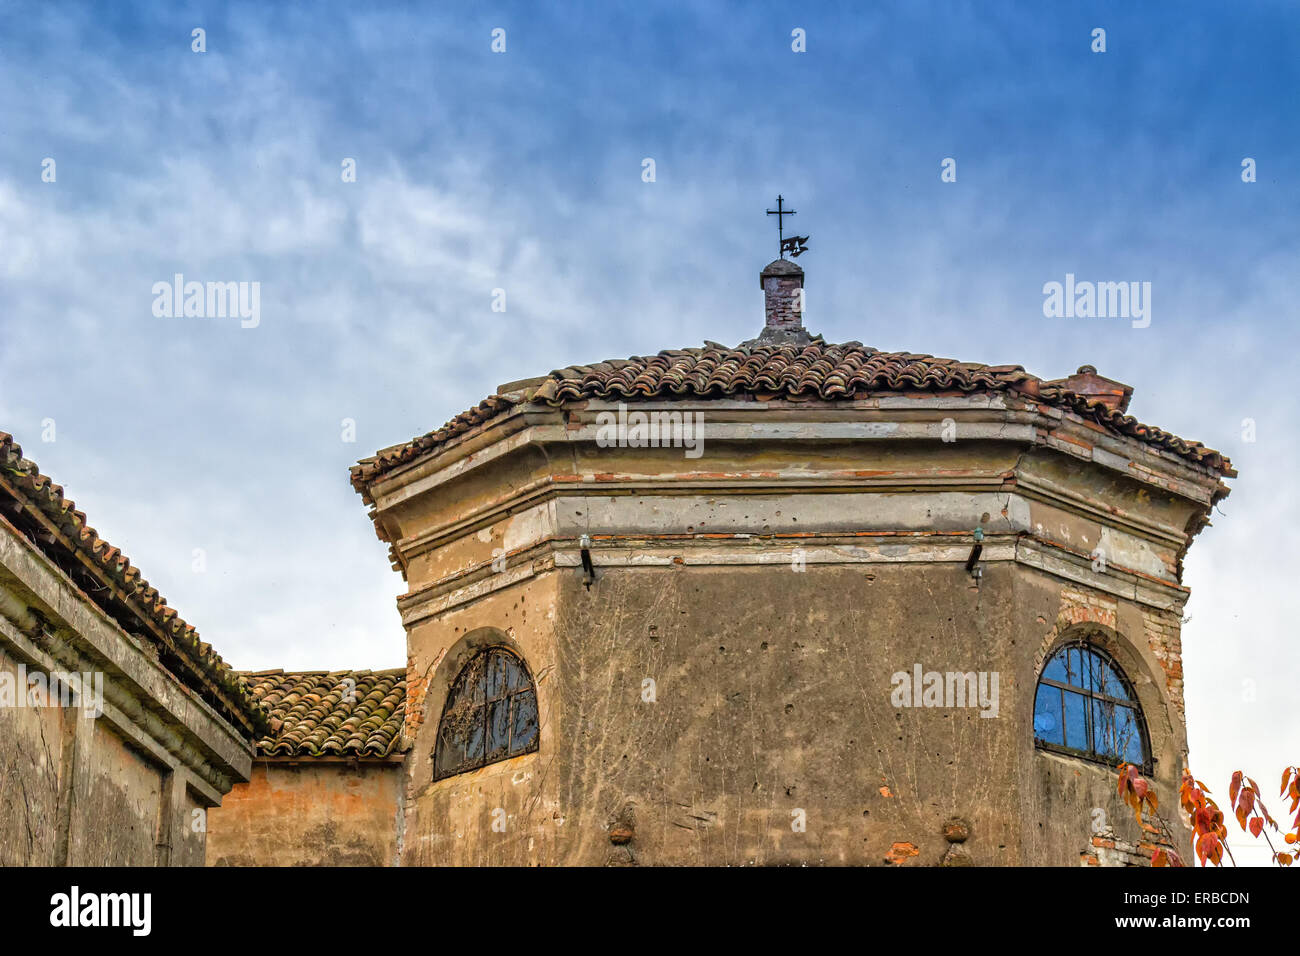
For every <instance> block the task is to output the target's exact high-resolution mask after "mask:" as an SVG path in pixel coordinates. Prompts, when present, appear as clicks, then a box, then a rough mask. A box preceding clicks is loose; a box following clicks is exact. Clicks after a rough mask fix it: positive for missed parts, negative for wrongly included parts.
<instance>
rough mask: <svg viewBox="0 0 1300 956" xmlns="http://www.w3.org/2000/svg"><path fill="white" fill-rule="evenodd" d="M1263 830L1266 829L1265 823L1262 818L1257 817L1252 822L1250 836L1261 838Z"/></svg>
mask: <svg viewBox="0 0 1300 956" xmlns="http://www.w3.org/2000/svg"><path fill="white" fill-rule="evenodd" d="M1263 829H1264V821H1263V820H1262V819H1261V818H1259V817H1255V819H1253V820H1251V821H1250V835H1251V836H1254V837H1257V836H1259V833H1260V831H1261V830H1263Z"/></svg>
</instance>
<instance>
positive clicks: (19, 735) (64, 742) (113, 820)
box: [0, 647, 206, 866]
mask: <svg viewBox="0 0 1300 956" xmlns="http://www.w3.org/2000/svg"><path fill="white" fill-rule="evenodd" d="M0 675H3V677H2V679H3V680H4V681H5V683H6V686H7V687H9V688H14V687H22V685H23V684H24V683H25V682H26V681H28V680H31V679H34V678H35V677H36V675H40V676H41V677H44V674H43V672H41V671H39V670H38V669H37V668H35V667H31V666H28V667H26V668H23V667H21V666H20V665H19V663H18V661H17V660H15V659H14V658H13V657H11V656H10V655H8V654H6V653H5V650H4V649H3V647H0ZM4 702H5V705H4V706H0V866H63V865H68V866H156V865H168V864H170V865H173V866H194V865H202V863H203V855H204V830H205V825H204V818H203V813H204V811H203V807H204V806H205V804H206V801H204V800H202V799H200V798H198V797H196V796H195V795H194V794H192V793H191V792H190V791H189V789H188V788H186V787H184V785H183V784H182V783H180V781H178V780H177V779H176V776H177V774H176V771H173V770H172V769H171V768H169V767H167V766H166V765H165V764H162V763H159V762H158V761H157V760H155V759H152V758H150V757H149V756H148V755H146V754H145V753H143V752H142V751H141V750H140V749H139V748H138V747H134V746H132V745H131V744H129V743H128V742H127V741H126V740H125V739H124V738H123V737H122V736H121V735H120V734H119V733H118V732H116V730H115V729H114V727H113V726H112V725H111V724H110V723H109V721H108V719H107V718H106V717H104V716H103V715H98V716H91V715H90V714H89V713H88V712H87V711H86V710H83V709H81V708H80V707H77V706H72V707H61V706H57V705H55V706H51V705H50V704H49V700H48V699H47V697H46V695H45V691H44V690H43V689H42V690H41V691H40V698H39V699H38V700H35V701H34V700H32V699H31V698H30V697H29V696H27V695H18V696H15V697H14V698H13V699H12V700H11V699H10V696H9V695H8V694H6V695H5V697H4Z"/></svg>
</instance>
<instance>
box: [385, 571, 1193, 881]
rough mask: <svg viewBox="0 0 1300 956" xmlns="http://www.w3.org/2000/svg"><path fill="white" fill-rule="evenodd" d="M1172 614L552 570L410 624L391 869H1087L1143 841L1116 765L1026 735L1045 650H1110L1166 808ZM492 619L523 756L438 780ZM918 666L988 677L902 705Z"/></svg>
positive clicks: (1043, 583)
mask: <svg viewBox="0 0 1300 956" xmlns="http://www.w3.org/2000/svg"><path fill="white" fill-rule="evenodd" d="M552 602H553V603H552ZM525 610H528V611H529V612H530V613H528V614H527V615H525V613H524V612H525ZM1171 617H1172V619H1173V620H1174V622H1175V627H1176V615H1172V616H1171V615H1168V614H1165V615H1160V614H1156V615H1154V616H1153V615H1152V614H1151V613H1150V612H1148V611H1146V610H1144V609H1143V608H1141V607H1140V606H1138V605H1136V604H1134V603H1133V602H1128V601H1124V600H1120V599H1116V598H1114V597H1111V596H1109V595H1106V594H1104V593H1102V592H1099V591H1094V590H1091V589H1088V588H1085V587H1082V586H1079V585H1073V584H1067V583H1066V582H1064V581H1062V580H1061V579H1059V578H1056V577H1054V576H1051V575H1048V574H1044V573H1042V572H1040V571H1036V570H1031V569H1028V568H1025V567H1023V566H1019V565H1013V564H1009V563H992V564H989V565H988V566H987V567H986V568H985V571H984V576H983V578H982V579H980V580H979V581H976V580H974V579H972V578H971V577H970V576H969V575H968V574H967V573H966V572H965V571H964V569H963V568H962V567H961V565H956V566H952V565H947V566H945V565H924V564H898V565H885V566H880V565H877V566H874V567H870V568H863V569H850V568H817V567H809V568H808V569H807V571H805V572H803V573H791V571H790V570H789V569H788V568H772V569H768V568H754V567H748V568H736V569H727V568H709V569H691V570H690V571H682V570H675V569H672V570H669V569H634V570H622V569H619V570H615V569H610V570H604V571H602V572H601V573H600V574H599V576H598V578H597V581H596V583H595V584H594V585H593V586H592V587H591V589H590V590H587V589H586V588H584V587H583V585H582V583H581V582H580V580H579V576H578V575H577V574H576V573H563V572H557V573H555V574H551V575H543V576H541V577H540V578H535V579H533V580H532V581H530V582H528V583H526V584H522V585H519V586H514V587H508V588H505V589H502V590H501V591H498V592H495V593H493V594H491V595H487V596H485V597H483V598H482V599H480V600H478V601H476V602H474V603H473V604H471V605H466V606H463V607H461V608H457V609H455V610H452V611H449V612H446V613H444V614H442V615H438V616H434V617H430V618H428V619H426V620H425V621H423V622H421V623H420V624H418V625H417V626H416V627H414V628H413V629H412V630H411V633H410V647H411V650H412V660H411V670H412V673H414V674H426V673H431V674H432V675H433V679H432V680H430V681H428V682H424V683H417V682H412V685H413V686H415V690H416V692H415V693H414V694H413V695H412V697H411V698H410V699H408V730H409V731H410V732H411V734H412V737H413V739H414V747H413V748H412V751H411V755H410V759H409V761H408V766H407V771H406V772H407V786H408V790H407V804H406V829H405V835H404V840H405V849H404V851H403V855H402V862H403V864H410V865H446V864H455V865H483V864H506V865H538V864H540V865H551V864H583V865H602V864H604V865H608V864H615V865H617V864H648V865H802V864H812V865H818V864H823V865H824V864H830V865H836V864H841V865H842V864H851V865H864V864H865V865H897V864H905V865H936V864H940V863H943V862H946V863H949V864H953V863H973V864H976V865H1026V864H1029V865H1034V864H1037V865H1042V864H1050V865H1075V866H1077V865H1080V863H1084V864H1088V863H1090V862H1092V861H1090V860H1089V857H1090V856H1091V857H1097V852H1096V851H1097V849H1099V848H1100V849H1109V847H1105V846H1104V845H1103V844H1104V843H1105V842H1106V841H1108V840H1118V841H1121V842H1125V843H1127V844H1131V845H1132V846H1135V847H1136V846H1138V845H1139V844H1140V843H1141V842H1143V841H1144V840H1146V839H1149V837H1148V836H1147V834H1145V833H1144V831H1143V830H1142V829H1141V828H1140V827H1139V826H1138V825H1137V823H1136V821H1135V820H1134V818H1133V815H1132V812H1131V811H1127V810H1126V809H1125V808H1124V807H1123V805H1122V804H1121V803H1120V801H1119V800H1118V798H1117V797H1116V786H1115V781H1116V776H1115V769H1114V768H1112V767H1107V766H1104V765H1102V764H1099V763H1092V762H1087V761H1083V760H1079V759H1077V758H1066V757H1057V756H1055V755H1050V754H1047V753H1044V752H1042V751H1039V750H1037V749H1036V748H1035V746H1034V742H1033V708H1034V697H1035V689H1036V684H1037V674H1038V670H1039V668H1040V667H1041V664H1042V659H1043V655H1044V654H1046V653H1047V652H1048V651H1049V650H1050V649H1051V648H1052V647H1053V646H1055V644H1056V643H1057V642H1058V641H1059V640H1061V639H1063V638H1067V637H1070V636H1072V635H1075V634H1076V633H1081V632H1080V631H1079V630H1078V629H1080V628H1085V629H1092V631H1089V633H1092V632H1093V631H1095V633H1096V634H1097V639H1098V640H1106V641H1108V642H1109V643H1108V646H1109V648H1110V650H1111V651H1112V652H1113V653H1114V655H1115V656H1116V657H1117V658H1119V659H1120V660H1121V661H1122V663H1123V664H1124V666H1125V667H1126V669H1128V671H1129V673H1130V677H1131V679H1132V680H1133V681H1134V683H1135V684H1136V685H1137V692H1138V694H1139V697H1140V698H1141V702H1142V706H1143V708H1144V710H1145V712H1146V718H1147V721H1148V723H1149V724H1150V726H1151V733H1152V743H1153V750H1154V753H1155V756H1156V758H1157V763H1156V770H1155V774H1154V776H1153V783H1154V784H1155V785H1156V786H1158V787H1159V788H1160V789H1161V796H1162V797H1163V798H1164V799H1163V806H1166V807H1168V806H1173V805H1176V802H1175V799H1174V793H1175V792H1176V781H1177V768H1178V766H1179V764H1180V761H1181V759H1182V754H1183V751H1184V750H1185V732H1184V729H1183V718H1182V713H1181V709H1180V708H1179V706H1178V705H1177V704H1176V703H1175V697H1174V695H1173V693H1172V691H1173V690H1174V689H1175V688H1176V686H1177V681H1178V677H1174V676H1171V675H1173V674H1175V673H1177V672H1176V671H1173V670H1171V669H1168V668H1166V667H1165V660H1168V659H1169V657H1170V655H1171V654H1172V653H1174V652H1173V650H1172V648H1173V647H1174V644H1172V643H1170V640H1171V639H1169V638H1168V637H1167V634H1166V632H1167V629H1168V626H1169V620H1170V618H1171ZM484 628H492V629H499V635H500V636H499V640H500V641H501V642H508V643H509V644H510V645H511V646H513V647H514V648H515V649H516V650H517V651H518V652H519V653H521V654H522V655H523V656H524V658H525V660H526V661H527V662H528V664H529V666H530V668H531V669H532V671H533V673H534V675H535V676H536V677H537V687H538V699H539V706H540V711H541V717H542V732H541V746H540V750H539V751H538V752H537V753H534V754H528V755H524V756H521V757H516V758H514V759H512V760H507V761H503V762H501V763H498V764H493V765H490V766H487V767H484V768H481V769H479V770H476V771H471V772H468V773H465V774H461V775H458V776H455V777H451V778H447V779H444V780H439V781H433V780H432V768H431V764H430V760H429V754H430V753H431V752H432V750H433V746H434V739H435V732H436V725H437V720H438V715H439V714H440V712H441V708H442V705H443V701H444V700H445V690H446V688H447V686H448V684H449V683H450V682H451V679H452V678H453V677H454V675H453V674H451V673H450V670H451V669H454V667H455V666H457V663H458V662H459V661H460V659H461V657H463V656H464V655H463V654H462V653H460V652H459V651H458V648H459V647H460V645H461V644H463V643H464V642H465V641H470V640H478V641H480V642H487V643H490V642H491V641H492V640H493V638H491V636H490V635H489V636H480V634H479V630H480V629H484ZM1172 640H1173V641H1176V637H1174V638H1172ZM1162 655H1163V657H1164V660H1162V659H1161V657H1162ZM918 668H919V669H920V670H921V671H923V672H926V673H929V672H940V673H943V674H945V675H946V674H947V673H948V672H960V673H971V672H974V673H976V674H979V675H982V676H981V678H980V679H981V680H983V679H985V678H987V679H989V680H990V681H991V679H992V678H993V677H994V676H996V678H997V680H998V685H997V700H996V703H993V704H989V705H981V704H977V703H976V702H974V701H968V702H966V704H965V705H964V706H962V705H955V704H954V703H953V702H946V703H940V704H938V705H931V704H929V703H923V702H922V701H920V700H918V699H916V698H913V700H912V702H911V703H910V704H909V703H903V704H900V703H899V702H898V701H897V700H896V699H895V697H894V693H893V692H894V688H895V686H896V680H895V675H898V674H905V675H907V677H908V678H912V677H913V676H914V675H915V673H916V670H917V669H918ZM444 671H446V673H443V672H444ZM1179 676H1180V675H1179ZM915 689H916V691H917V692H918V694H919V691H920V688H915ZM1171 787H1173V788H1175V789H1173V790H1171ZM957 821H959V822H957ZM1094 840H1098V841H1100V844H1099V843H1095V842H1094ZM1175 840H1176V841H1177V842H1179V843H1180V844H1181V843H1182V836H1180V834H1177V833H1176V834H1175ZM954 847H955V849H954ZM1103 856H1113V854H1110V855H1103ZM1148 856H1149V853H1148ZM1099 862H1102V863H1104V862H1106V861H1105V860H1100V859H1099Z"/></svg>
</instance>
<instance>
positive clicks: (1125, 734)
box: [1115, 707, 1142, 764]
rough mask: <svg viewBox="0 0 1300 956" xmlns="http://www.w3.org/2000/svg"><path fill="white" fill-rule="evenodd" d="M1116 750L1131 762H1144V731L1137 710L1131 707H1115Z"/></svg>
mask: <svg viewBox="0 0 1300 956" xmlns="http://www.w3.org/2000/svg"><path fill="white" fill-rule="evenodd" d="M1115 735H1116V744H1117V747H1116V750H1117V751H1118V754H1119V756H1121V757H1123V758H1124V759H1125V760H1127V761H1128V762H1129V763H1139V764H1140V763H1141V762H1142V733H1141V728H1140V727H1139V726H1138V717H1137V712H1136V711H1135V710H1133V709H1132V708H1130V707H1116V708H1115Z"/></svg>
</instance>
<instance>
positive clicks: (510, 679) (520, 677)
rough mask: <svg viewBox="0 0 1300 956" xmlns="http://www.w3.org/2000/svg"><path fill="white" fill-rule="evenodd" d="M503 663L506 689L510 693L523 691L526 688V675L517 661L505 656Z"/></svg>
mask: <svg viewBox="0 0 1300 956" xmlns="http://www.w3.org/2000/svg"><path fill="white" fill-rule="evenodd" d="M505 661H506V687H507V688H508V689H510V690H512V691H515V690H523V689H525V688H526V687H527V686H528V675H527V674H526V673H524V669H523V667H522V666H520V664H519V661H518V660H516V659H515V658H513V657H510V656H507V657H506V659H505Z"/></svg>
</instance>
